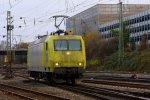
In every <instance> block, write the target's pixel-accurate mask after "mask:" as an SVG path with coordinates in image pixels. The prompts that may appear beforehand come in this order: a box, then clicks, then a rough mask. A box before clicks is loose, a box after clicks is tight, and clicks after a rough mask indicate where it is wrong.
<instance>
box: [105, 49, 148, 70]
mask: <svg viewBox="0 0 150 100" xmlns="http://www.w3.org/2000/svg"><path fill="white" fill-rule="evenodd" d="M103 70H113V71H118V70H119V71H137V72H150V49H149V50H144V51H134V52H126V53H125V54H124V59H123V62H122V63H121V65H120V66H119V65H118V52H117V53H114V54H112V55H111V56H108V57H106V59H105V62H104V68H103Z"/></svg>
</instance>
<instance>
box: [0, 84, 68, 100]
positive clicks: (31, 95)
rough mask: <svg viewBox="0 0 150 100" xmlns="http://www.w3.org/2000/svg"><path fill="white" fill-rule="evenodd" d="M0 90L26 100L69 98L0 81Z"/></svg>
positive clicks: (62, 99)
mask: <svg viewBox="0 0 150 100" xmlns="http://www.w3.org/2000/svg"><path fill="white" fill-rule="evenodd" d="M0 91H3V92H5V93H8V94H11V95H13V96H17V97H19V98H21V99H25V100H43V99H44V100H69V99H67V98H63V97H59V96H55V95H51V94H46V93H42V92H39V91H35V90H34V91H33V90H29V89H25V88H21V87H16V86H11V85H6V84H2V83H0Z"/></svg>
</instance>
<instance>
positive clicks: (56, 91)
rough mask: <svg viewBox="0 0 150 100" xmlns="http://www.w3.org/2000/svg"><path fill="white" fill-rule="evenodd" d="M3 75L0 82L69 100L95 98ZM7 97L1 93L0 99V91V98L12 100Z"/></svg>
mask: <svg viewBox="0 0 150 100" xmlns="http://www.w3.org/2000/svg"><path fill="white" fill-rule="evenodd" d="M3 77H4V76H2V75H0V83H6V84H10V85H17V86H19V87H24V88H29V89H33V90H39V91H42V92H45V93H49V94H54V95H57V96H61V97H66V98H68V99H70V100H95V99H93V98H90V97H86V96H84V95H81V94H75V93H73V92H70V91H66V90H62V89H59V88H56V87H52V86H47V85H44V84H41V83H37V82H34V81H29V82H24V80H25V79H23V78H21V77H15V78H13V79H9V80H4V79H3ZM8 97H9V96H8V95H5V94H3V93H2V99H1V93H0V100H13V99H12V98H11V99H7V98H8ZM14 100H16V99H14Z"/></svg>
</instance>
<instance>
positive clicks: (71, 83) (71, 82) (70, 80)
mask: <svg viewBox="0 0 150 100" xmlns="http://www.w3.org/2000/svg"><path fill="white" fill-rule="evenodd" d="M75 83H76V82H75V79H66V84H68V85H75Z"/></svg>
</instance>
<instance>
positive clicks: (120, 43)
mask: <svg viewBox="0 0 150 100" xmlns="http://www.w3.org/2000/svg"><path fill="white" fill-rule="evenodd" d="M119 23H120V29H119V66H120V65H121V63H122V62H123V57H124V43H123V18H122V1H121V0H119Z"/></svg>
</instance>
